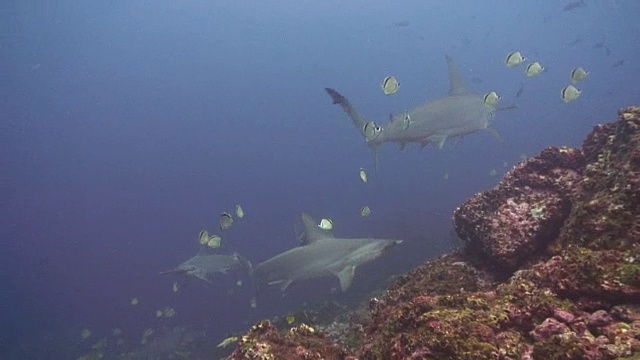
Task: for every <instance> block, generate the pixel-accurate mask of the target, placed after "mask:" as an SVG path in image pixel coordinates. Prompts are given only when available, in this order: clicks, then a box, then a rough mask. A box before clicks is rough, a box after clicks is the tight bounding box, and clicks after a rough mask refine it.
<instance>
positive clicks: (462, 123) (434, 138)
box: [325, 56, 515, 159]
mask: <svg viewBox="0 0 640 360" xmlns="http://www.w3.org/2000/svg"><path fill="white" fill-rule="evenodd" d="M446 58H447V67H448V70H449V86H450V89H449V95H448V96H445V97H443V98H440V99H436V100H433V101H429V102H426V103H424V104H422V105H420V106H418V107H415V108H413V109H410V110H407V111H405V112H403V113H401V114H398V115H390V116H389V120H390V121H389V123H388V124H386V125H384V126H378V125H377V124H376V123H374V122H371V121H368V120H367V119H365V118H364V117H362V116H361V115H360V114H359V113H358V112H357V111H356V110H355V108H354V107H353V106H352V105H351V104H350V103H349V101H348V100H347V99H346V98H345V97H344V96H342V95H340V94H339V93H338V92H337V91H335V90H333V89H330V88H325V90H326V91H327V93H328V94H329V96H331V99H332V100H333V103H334V104H338V105H340V106H341V107H342V109H343V110H344V111H345V112H346V113H347V114H348V115H349V117H350V118H351V120H352V121H353V124H354V125H355V126H356V127H357V128H358V129H360V131H361V132H362V134H363V136H365V140H366V142H367V144H368V145H369V146H370V147H371V148H372V150H373V152H374V156H375V157H376V159H377V149H378V146H379V145H381V144H383V143H386V142H395V143H398V144H400V148H401V149H402V148H404V146H405V145H406V144H407V143H411V142H416V143H420V144H421V146H422V147H424V146H426V145H427V144H429V143H432V144H435V145H436V146H437V147H438V148H442V146H443V145H444V142H445V140H447V139H448V138H455V137H462V136H464V135H467V134H471V133H473V132H476V131H479V130H488V131H490V132H491V133H492V134H493V135H494V136H495V137H496V138H497V139H498V140H499V139H500V136H499V135H498V133H497V132H496V131H495V130H493V129H491V128H489V125H490V124H491V122H493V120H494V119H495V115H496V110H502V109H496V107H495V106H487V105H485V103H484V98H483V96H479V95H475V94H472V93H470V92H469V91H468V90H467V89H466V88H465V86H464V84H463V82H462V80H461V79H460V76H459V75H458V71H457V69H456V66H455V64H454V63H453V60H452V59H451V58H450V57H449V56H447V57H446ZM514 107H515V106H511V107H506V108H504V109H505V110H506V109H511V108H514ZM365 126H368V127H369V126H371V127H372V128H373V130H372V129H369V130H368V131H369V133H368V134H367V133H366V132H365Z"/></svg>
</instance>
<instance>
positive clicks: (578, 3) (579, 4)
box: [562, 0, 587, 11]
mask: <svg viewBox="0 0 640 360" xmlns="http://www.w3.org/2000/svg"><path fill="white" fill-rule="evenodd" d="M585 6H587V4H585V2H584V0H579V1H574V2H570V3H568V4H567V5H565V7H563V8H562V11H572V10H576V9H580V8H582V7H585Z"/></svg>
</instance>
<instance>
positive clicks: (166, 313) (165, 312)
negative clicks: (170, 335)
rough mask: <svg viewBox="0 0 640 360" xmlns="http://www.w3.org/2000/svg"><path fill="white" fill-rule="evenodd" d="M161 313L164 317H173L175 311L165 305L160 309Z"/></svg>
mask: <svg viewBox="0 0 640 360" xmlns="http://www.w3.org/2000/svg"><path fill="white" fill-rule="evenodd" d="M162 315H164V317H166V318H170V317H174V316H175V315H176V311H175V310H174V309H173V308H170V307H166V308H164V310H163V311H162Z"/></svg>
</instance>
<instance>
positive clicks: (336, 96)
mask: <svg viewBox="0 0 640 360" xmlns="http://www.w3.org/2000/svg"><path fill="white" fill-rule="evenodd" d="M324 90H325V91H326V92H327V94H329V96H331V100H333V103H334V104H338V105H340V106H341V107H342V110H344V112H346V113H347V115H349V117H350V118H351V121H353V125H354V126H355V127H356V128H358V130H360V132H361V133H362V134H363V135H364V126H365V124H366V123H367V120H366V119H365V118H363V117H362V116H360V114H358V112H357V111H356V109H355V108H354V107H353V106H351V103H349V100H347V98H345V97H344V96H342V95H340V93H339V92H337V91H335V90H333V89H331V88H324Z"/></svg>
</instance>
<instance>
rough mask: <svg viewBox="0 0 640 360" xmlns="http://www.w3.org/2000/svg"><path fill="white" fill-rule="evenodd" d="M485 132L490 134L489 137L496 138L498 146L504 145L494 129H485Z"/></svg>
mask: <svg viewBox="0 0 640 360" xmlns="http://www.w3.org/2000/svg"><path fill="white" fill-rule="evenodd" d="M487 131H488V132H489V133H491V135H493V137H494V138H496V140H498V142H499V143H500V144H504V140H502V136H500V134H499V133H498V131H497V130H496V129H492V128H487Z"/></svg>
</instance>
